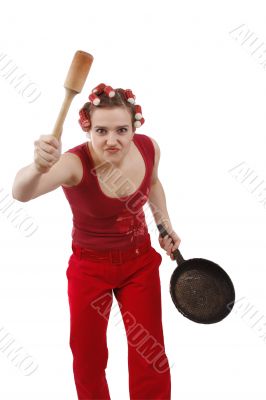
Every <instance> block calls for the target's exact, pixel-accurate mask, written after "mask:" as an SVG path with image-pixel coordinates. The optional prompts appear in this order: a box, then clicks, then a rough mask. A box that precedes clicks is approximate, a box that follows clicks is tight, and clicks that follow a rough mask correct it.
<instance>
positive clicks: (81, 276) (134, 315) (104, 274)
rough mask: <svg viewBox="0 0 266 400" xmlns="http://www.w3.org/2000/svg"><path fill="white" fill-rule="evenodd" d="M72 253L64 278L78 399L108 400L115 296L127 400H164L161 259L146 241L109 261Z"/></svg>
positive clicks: (167, 391) (167, 378)
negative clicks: (110, 330) (123, 343)
mask: <svg viewBox="0 0 266 400" xmlns="http://www.w3.org/2000/svg"><path fill="white" fill-rule="evenodd" d="M72 250H73V253H72V254H71V256H70V259H69V263H68V268H67V271H66V275H67V279H68V299H69V306H70V341H69V344H70V348H71V351H72V354H73V373H74V380H75V385H76V390H77V395H78V399H79V400H85V399H86V400H89V399H94V400H100V399H110V394H109V389H108V384H107V380H106V376H105V369H106V367H107V360H108V348H107V340H106V339H107V338H106V330H107V324H108V318H109V315H110V311H111V306H112V301H113V294H114V296H115V297H116V300H117V302H118V305H119V308H120V312H121V315H122V319H123V323H124V327H125V332H126V335H127V343H128V373H129V393H130V399H131V400H148V399H150V400H169V399H170V398H171V375H170V367H169V364H168V359H167V356H166V354H165V347H164V337H163V329H162V315H161V286H160V276H159V266H160V264H161V261H162V256H161V255H160V253H158V252H157V251H156V250H155V249H154V248H153V247H152V246H151V244H150V241H149V243H148V246H146V249H143V250H141V251H139V250H137V251H136V249H132V250H128V252H127V254H124V253H123V255H121V254H120V253H121V252H120V250H119V249H115V250H112V251H110V252H109V253H108V254H109V255H110V257H109V259H105V258H104V257H101V254H98V255H94V253H91V254H90V253H89V254H87V253H84V252H83V251H82V249H81V248H80V247H78V246H76V245H74V244H73V243H72ZM105 254H106V251H105ZM118 255H119V256H120V257H118ZM132 257H134V258H132ZM123 258H124V259H123ZM118 354H119V352H118Z"/></svg>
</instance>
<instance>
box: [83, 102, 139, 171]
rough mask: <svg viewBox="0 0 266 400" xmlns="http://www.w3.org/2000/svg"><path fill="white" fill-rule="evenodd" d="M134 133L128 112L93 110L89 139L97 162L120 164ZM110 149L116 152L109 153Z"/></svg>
mask: <svg viewBox="0 0 266 400" xmlns="http://www.w3.org/2000/svg"><path fill="white" fill-rule="evenodd" d="M134 131H135V130H134ZM134 131H133V129H132V121H131V115H130V111H128V110H127V109H126V108H124V107H113V108H104V109H100V108H99V109H96V110H94V111H93V113H92V116H91V129H90V139H91V146H92V148H93V150H94V152H95V153H96V156H97V158H98V160H99V161H100V162H102V161H111V162H113V163H114V164H117V165H119V164H121V162H122V160H123V158H124V157H125V155H126V154H127V153H128V151H129V149H130V144H131V141H132V139H133V136H134ZM111 148H114V149H117V151H113V152H111V151H109V149H111Z"/></svg>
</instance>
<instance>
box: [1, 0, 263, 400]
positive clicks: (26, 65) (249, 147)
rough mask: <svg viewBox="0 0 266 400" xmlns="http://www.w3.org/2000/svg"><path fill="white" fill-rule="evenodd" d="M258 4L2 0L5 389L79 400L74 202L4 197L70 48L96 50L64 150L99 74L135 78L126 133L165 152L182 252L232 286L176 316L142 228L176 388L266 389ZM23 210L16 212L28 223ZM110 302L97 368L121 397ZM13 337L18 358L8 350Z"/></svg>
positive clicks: (128, 82)
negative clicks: (224, 312) (138, 110)
mask: <svg viewBox="0 0 266 400" xmlns="http://www.w3.org/2000/svg"><path fill="white" fill-rule="evenodd" d="M264 5H265V4H264V3H263V1H254V0H252V1H246V2H244V3H243V2H241V1H232V0H230V1H223V2H217V1H216V2H213V1H207V0H202V1H200V2H198V1H196V0H190V1H186V2H181V1H170V0H165V1H152V2H148V1H147V2H143V1H139V0H137V1H134V2H129V1H122V0H112V1H107V0H102V1H101V2H96V1H89V0H87V1H81V0H76V1H75V2H64V3H63V2H59V1H58V2H49V3H47V2H34V1H27V0H24V1H23V2H20V1H18V0H16V1H12V0H11V1H9V2H4V4H3V5H2V6H1V24H0V91H1V95H0V102H1V104H0V106H1V108H0V110H1V139H2V140H1V143H2V145H1V146H0V163H1V168H0V211H1V212H0V224H1V228H0V235H1V241H0V245H1V268H0V300H1V301H0V377H1V387H0V397H1V399H5V400H17V399H27V400H35V399H38V400H47V399H51V400H54V399H55V400H72V399H76V389H75V386H74V379H73V373H72V354H71V350H70V348H69V344H68V340H69V309H68V298H67V279H66V276H65V271H66V268H67V262H68V259H69V257H70V254H71V229H72V214H71V211H70V207H69V204H68V203H67V201H66V199H65V197H64V194H63V191H62V189H61V188H59V189H58V190H55V191H53V192H50V193H48V194H46V195H43V196H41V197H39V198H37V199H34V200H32V201H30V202H27V203H21V202H18V201H16V200H13V201H12V192H11V190H12V184H13V181H14V177H15V175H16V173H17V171H18V170H19V169H20V168H22V167H23V166H25V165H28V164H30V163H31V162H32V161H33V151H34V145H33V142H34V140H36V139H37V138H39V136H40V135H41V134H48V133H51V129H52V127H53V125H54V122H55V118H56V117H57V114H58V111H59V107H60V106H61V103H62V100H63V97H64V88H63V83H64V79H65V77H66V73H67V70H68V68H69V65H70V62H71V60H72V57H73V55H74V53H75V51H76V50H84V51H87V52H89V53H91V54H93V56H94V62H93V65H92V68H91V71H90V74H89V76H88V79H87V81H86V84H85V86H84V89H83V91H82V93H81V94H79V95H77V96H76V97H75V99H74V101H73V103H72V106H71V109H70V111H69V114H68V116H67V120H66V122H65V125H64V131H63V136H62V151H63V152H64V151H66V150H67V149H69V148H71V147H74V146H75V145H77V144H80V143H82V142H84V141H85V140H86V137H85V134H84V133H83V132H82V130H81V129H80V127H79V125H78V123H77V120H78V110H79V108H80V107H81V105H83V103H84V102H85V101H87V96H88V94H89V92H90V91H91V89H92V88H93V87H94V86H96V85H97V84H98V83H99V82H106V83H108V84H110V85H111V86H113V87H123V88H131V89H132V90H133V92H134V93H135V94H136V99H137V102H138V103H139V104H141V106H142V110H143V115H144V118H145V124H144V125H143V126H142V127H141V128H139V129H138V130H137V132H139V133H144V134H147V135H149V136H151V137H153V138H154V139H155V140H156V141H157V142H158V144H159V146H160V149H161V161H160V166H159V178H160V180H161V182H162V184H163V187H164V190H165V193H166V198H167V206H168V211H169V215H170V217H171V221H172V225H173V227H174V230H175V231H176V232H177V233H178V235H179V236H180V238H181V240H182V242H181V245H180V251H181V252H182V254H183V256H184V258H186V259H187V258H193V257H202V258H208V259H210V260H213V261H214V262H216V263H218V264H219V265H221V266H222V267H223V268H224V269H225V270H226V271H227V272H228V273H229V275H230V276H231V278H232V280H233V282H234V284H235V289H236V298H237V302H236V305H235V308H234V309H233V311H232V312H231V314H230V315H229V316H228V317H227V318H226V319H224V320H223V321H222V322H220V323H218V324H213V325H201V324H196V323H193V322H191V321H189V320H188V319H186V318H184V317H183V316H182V315H181V314H180V313H178V311H177V310H176V309H175V307H174V304H173V303H172V301H171V298H170V294H169V281H170V277H171V274H172V272H173V270H174V268H175V266H176V263H175V262H173V261H171V260H170V257H169V256H167V255H166V253H165V252H164V251H163V250H162V249H161V248H160V246H159V243H158V233H157V232H156V230H155V229H154V226H151V227H150V228H151V231H152V235H151V236H152V243H153V246H154V247H155V248H156V250H157V251H159V252H160V253H161V254H162V256H163V260H162V264H161V266H160V276H161V287H162V306H163V324H164V336H165V344H166V350H167V355H168V358H169V362H170V365H172V368H171V375H172V398H173V399H182V400H191V399H194V398H195V397H197V399H199V400H201V399H202V400H203V399H204V400H210V399H213V398H215V399H216V400H222V399H225V398H227V399H233V398H237V399H242V400H244V399H250V398H254V399H256V400H262V399H264V398H265V394H266V389H265V385H264V377H265V369H264V360H265V356H266V323H265V321H266V317H265V314H266V304H265V298H266V295H265V289H264V285H265V279H266V271H265V266H266V262H265V260H266V254H265V244H266V241H265V237H266V235H265V222H266V168H265V155H264V154H265V130H266V118H265V115H266V114H265V102H266V95H265V93H266V54H265V53H266V52H265V44H264V42H265V41H266V27H265V13H264V11H265V9H264V7H263V6H264ZM15 67H17V69H16V72H14V75H12V68H14V71H15ZM9 73H10V75H9ZM15 74H17V76H21V75H23V74H25V75H23V76H24V78H23V79H24V82H26V81H27V82H28V86H25V85H26V83H25V85H24V86H25V87H24V89H23V88H22V89H23V90H22V89H21V87H20V86H19V85H18V86H17V87H16V84H17V83H18V82H17V81H15V80H14V81H13V82H12V77H14V76H15ZM18 215H24V219H23V221H24V222H23V224H22V223H20V224H18V223H17V222H18V218H17V219H16V218H15V216H18ZM29 222H30V224H29ZM27 224H28V226H29V225H31V230H32V231H31V235H28V233H27V232H28V231H26V226H27ZM115 304H116V301H115V299H114V305H115ZM113 311H114V310H112V312H111V316H110V321H109V326H108V346H109V361H108V368H107V379H108V383H109V388H110V394H111V398H112V400H120V399H121V400H126V399H129V393H128V372H127V342H126V336H125V332H124V330H123V326H122V324H118V325H117V317H115V316H114V312H113ZM92 329H93V328H92ZM8 343H9V345H8ZM12 348H13V352H11V349H12ZM19 348H20V351H21V352H22V353H23V354H24V358H23V362H22V361H21V362H20V363H18V362H16V361H18V358H15V354H14V349H19ZM30 364H31V367H29V368H28V369H26V366H29V365H30ZM30 369H31V373H30V374H29V375H27V373H26V371H30Z"/></svg>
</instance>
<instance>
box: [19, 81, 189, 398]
mask: <svg viewBox="0 0 266 400" xmlns="http://www.w3.org/2000/svg"><path fill="white" fill-rule="evenodd" d="M89 100H90V102H87V103H86V104H85V105H84V106H83V107H82V109H81V110H80V120H79V123H80V125H81V127H82V129H83V130H84V131H85V132H86V133H87V138H88V139H89V141H88V142H84V143H82V144H80V145H78V146H75V147H73V148H72V149H70V150H68V151H67V152H65V153H64V154H62V155H61V141H60V142H59V141H58V140H57V139H56V138H55V137H53V136H52V135H41V136H40V139H39V140H37V141H35V142H34V145H35V153H34V154H35V157H34V162H33V163H32V164H30V165H29V166H27V167H24V168H22V169H21V170H20V171H19V172H18V173H17V175H16V177H15V181H14V185H13V197H14V198H15V199H17V200H19V201H29V200H31V199H34V198H36V197H38V196H41V195H43V194H44V193H47V192H49V191H51V190H54V189H56V188H58V187H59V186H61V187H62V190H63V191H64V194H65V196H66V198H67V200H68V202H69V205H70V207H71V210H72V213H73V229H72V250H73V253H72V255H71V257H70V259H69V263H68V268H67V272H66V274H67V278H68V297H69V306H70V347H71V350H72V353H73V373H74V379H75V385H76V389H77V394H78V398H79V399H110V394H109V390H108V384H107V380H106V376H105V369H106V366H107V360H108V348H107V344H106V330H107V324H108V318H109V314H110V310H111V306H112V301H113V294H114V295H115V297H116V300H117V302H118V305H119V307H120V311H121V315H122V318H123V323H124V326H125V330H126V334H127V341H128V372H129V392H130V398H131V399H135V400H137V399H139V400H141V399H142V400H143V399H145V400H146V399H153V400H155V399H158V400H159V399H160V400H162V399H164V400H168V399H170V396H171V376H170V369H169V364H168V359H167V356H166V354H165V348H164V337H163V328H162V318H161V291H160V276H159V266H160V264H161V261H162V256H161V255H160V253H158V252H157V251H156V250H155V249H154V248H153V247H152V246H151V241H150V235H149V232H148V227H147V223H146V220H145V214H144V211H143V206H144V204H145V203H146V202H148V204H149V206H150V208H151V210H152V213H153V217H154V220H155V222H156V224H159V223H163V224H164V226H165V227H166V229H167V230H168V232H169V233H170V234H171V237H172V238H173V240H174V244H173V243H172V240H171V238H169V237H167V236H166V237H164V238H162V237H161V236H160V235H159V243H160V246H161V248H163V249H164V250H165V251H166V253H167V254H168V255H169V256H170V257H171V259H173V255H172V252H173V251H174V250H175V249H176V248H177V247H178V246H179V244H180V241H181V240H180V238H179V237H178V235H177V234H176V233H175V232H174V231H173V229H172V226H171V223H170V219H169V215H168V212H167V208H166V201H165V195H164V190H163V187H162V185H161V183H160V181H159V179H158V175H157V171H158V164H159V157H160V150H159V146H158V144H157V142H156V141H155V140H154V139H152V138H150V137H149V136H147V135H143V134H137V133H136V127H139V126H141V125H142V124H143V123H144V118H143V116H142V110H141V107H140V106H139V105H135V95H133V93H132V92H131V90H129V89H127V90H123V89H121V88H118V89H115V90H114V89H112V88H111V87H110V86H107V85H105V84H99V85H98V86H96V88H94V89H93V90H92V93H91V94H90V96H89Z"/></svg>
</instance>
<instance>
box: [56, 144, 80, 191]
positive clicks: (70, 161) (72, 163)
mask: <svg viewBox="0 0 266 400" xmlns="http://www.w3.org/2000/svg"><path fill="white" fill-rule="evenodd" d="M61 159H62V161H64V164H65V165H66V167H67V168H69V170H70V171H71V172H72V173H71V176H72V178H71V180H70V182H68V184H64V185H63V186H66V187H71V186H75V185H77V184H78V183H79V182H80V181H81V179H82V174H83V167H82V162H81V159H80V157H79V156H78V155H77V154H74V153H71V152H66V153H63V154H62V155H61Z"/></svg>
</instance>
